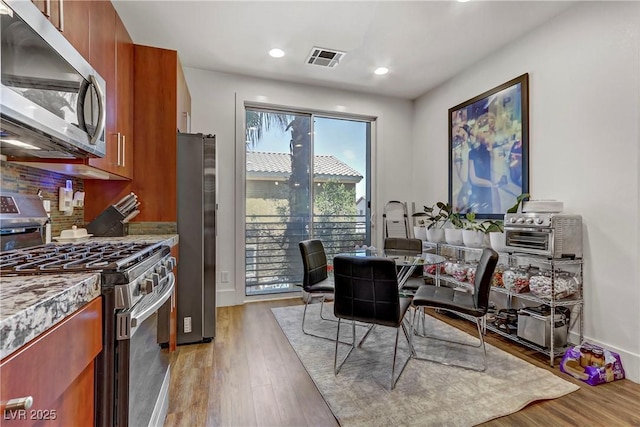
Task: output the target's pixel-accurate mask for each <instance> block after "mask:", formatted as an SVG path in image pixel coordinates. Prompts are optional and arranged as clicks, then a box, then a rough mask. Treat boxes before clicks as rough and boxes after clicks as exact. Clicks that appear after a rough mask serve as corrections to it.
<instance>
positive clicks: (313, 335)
mask: <svg viewBox="0 0 640 427" xmlns="http://www.w3.org/2000/svg"><path fill="white" fill-rule="evenodd" d="M312 298H321V299H322V303H321V305H320V318H321V319H322V320H327V321H329V322H334V323H337V322H338V320H336V319H329V318H325V317H323V316H322V308H323V307H324V294H316V295H313V294H309V298H307V302H305V304H304V312H303V313H302V333H303V334H305V335H309V336H311V337H316V338H322V339H324V340H329V341H333V338H331V337H325V336H323V335H318V334H314V333H313V332H308V331H307V330H306V329H305V327H304V325H305V321H306V318H307V307H308V306H309V303H310V302H311V299H312ZM356 326H369V325H366V324H364V325H363V324H360V323H356ZM354 339H355V338H354ZM340 342H341V343H342V344H349V343H347V342H344V341H340Z"/></svg>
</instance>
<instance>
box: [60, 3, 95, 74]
mask: <svg viewBox="0 0 640 427" xmlns="http://www.w3.org/2000/svg"><path fill="white" fill-rule="evenodd" d="M61 4H62V5H63V15H62V16H63V17H62V23H63V25H62V29H60V28H58V29H59V30H60V31H61V32H62V35H63V36H64V37H65V38H66V39H67V40H69V42H70V43H71V44H72V45H73V47H75V48H76V50H77V51H78V52H80V55H82V56H83V57H84V59H86V60H87V61H89V10H90V7H89V2H86V1H75V0H73V1H72V0H66V1H64V3H62V2H61ZM54 25H55V24H54Z"/></svg>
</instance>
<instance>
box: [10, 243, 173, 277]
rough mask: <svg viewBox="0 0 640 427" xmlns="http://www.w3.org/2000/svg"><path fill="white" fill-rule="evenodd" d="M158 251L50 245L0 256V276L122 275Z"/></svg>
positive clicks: (126, 245)
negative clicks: (82, 273)
mask: <svg viewBox="0 0 640 427" xmlns="http://www.w3.org/2000/svg"><path fill="white" fill-rule="evenodd" d="M160 248H161V245H159V244H155V245H153V244H152V245H150V244H145V243H107V242H87V243H80V244H77V243H75V244H74V243H67V244H63V245H57V244H51V243H50V244H46V245H42V246H36V247H33V248H28V249H16V250H12V251H6V252H2V253H0V273H2V274H43V273H70V272H85V271H101V272H123V271H125V270H127V269H129V268H131V267H133V266H135V265H137V264H140V263H142V262H143V261H144V260H145V259H147V258H149V257H150V256H152V255H153V254H154V253H155V252H157V251H158V250H160Z"/></svg>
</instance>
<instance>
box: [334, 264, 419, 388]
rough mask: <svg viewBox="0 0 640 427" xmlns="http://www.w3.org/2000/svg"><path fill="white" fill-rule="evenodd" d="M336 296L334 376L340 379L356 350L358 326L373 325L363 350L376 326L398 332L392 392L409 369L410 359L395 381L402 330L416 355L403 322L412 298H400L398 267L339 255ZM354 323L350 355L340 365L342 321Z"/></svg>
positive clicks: (394, 349)
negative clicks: (336, 325)
mask: <svg viewBox="0 0 640 427" xmlns="http://www.w3.org/2000/svg"><path fill="white" fill-rule="evenodd" d="M333 268H334V280H335V293H334V301H333V314H334V315H335V316H336V317H337V318H338V330H337V332H336V350H335V355H334V360H333V367H334V372H335V374H336V375H338V372H340V369H341V368H342V366H343V365H344V363H345V362H346V361H347V358H348V357H349V355H350V354H351V352H352V351H353V349H354V348H355V347H356V322H362V323H365V324H370V325H371V326H370V327H369V328H368V329H367V331H366V332H365V334H364V335H363V337H362V339H361V340H360V341H359V342H358V344H357V347H360V346H362V344H363V343H364V341H365V340H366V339H367V337H368V336H369V334H370V332H371V330H372V329H373V327H374V326H376V325H381V326H388V327H391V328H396V340H395V345H394V348H393V362H392V363H393V365H392V368H391V389H393V388H394V387H395V385H396V383H397V381H398V379H399V378H400V376H401V375H402V372H403V371H404V368H405V367H406V366H407V363H408V362H409V359H410V358H411V355H410V356H409V357H408V358H407V360H406V361H405V362H404V364H403V365H402V368H401V370H400V373H399V374H398V376H397V377H395V368H396V357H397V353H398V336H399V332H400V328H402V330H403V332H404V335H405V338H406V339H407V343H408V345H409V350H410V353H411V354H413V348H412V347H411V338H410V336H409V333H408V331H407V328H406V327H405V325H404V322H403V318H404V315H405V313H406V312H407V309H408V308H409V306H410V305H411V299H410V298H401V297H400V295H399V290H398V276H397V274H396V264H395V262H394V261H393V260H391V259H388V258H384V257H359V256H352V255H338V256H336V257H335V258H334V259H333ZM343 319H344V320H349V321H351V329H352V330H351V336H352V341H351V343H349V350H348V352H347V354H346V355H345V356H344V357H343V358H342V359H341V361H340V363H339V364H338V346H339V344H340V341H339V339H340V325H341V321H342V320H343Z"/></svg>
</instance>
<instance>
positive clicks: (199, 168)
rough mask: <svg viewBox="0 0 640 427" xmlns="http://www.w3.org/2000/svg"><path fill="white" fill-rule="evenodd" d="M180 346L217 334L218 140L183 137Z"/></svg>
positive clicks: (179, 157) (180, 153)
mask: <svg viewBox="0 0 640 427" xmlns="http://www.w3.org/2000/svg"><path fill="white" fill-rule="evenodd" d="M177 161H178V163H177V164H178V183H177V192H178V234H179V236H180V241H179V246H178V248H179V255H178V256H179V258H178V278H177V285H176V288H177V298H178V337H177V340H178V344H189V343H196V342H210V341H211V340H212V339H213V338H214V337H215V332H216V208H217V205H216V138H215V136H214V135H203V134H201V133H199V134H188V133H178V147H177Z"/></svg>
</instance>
